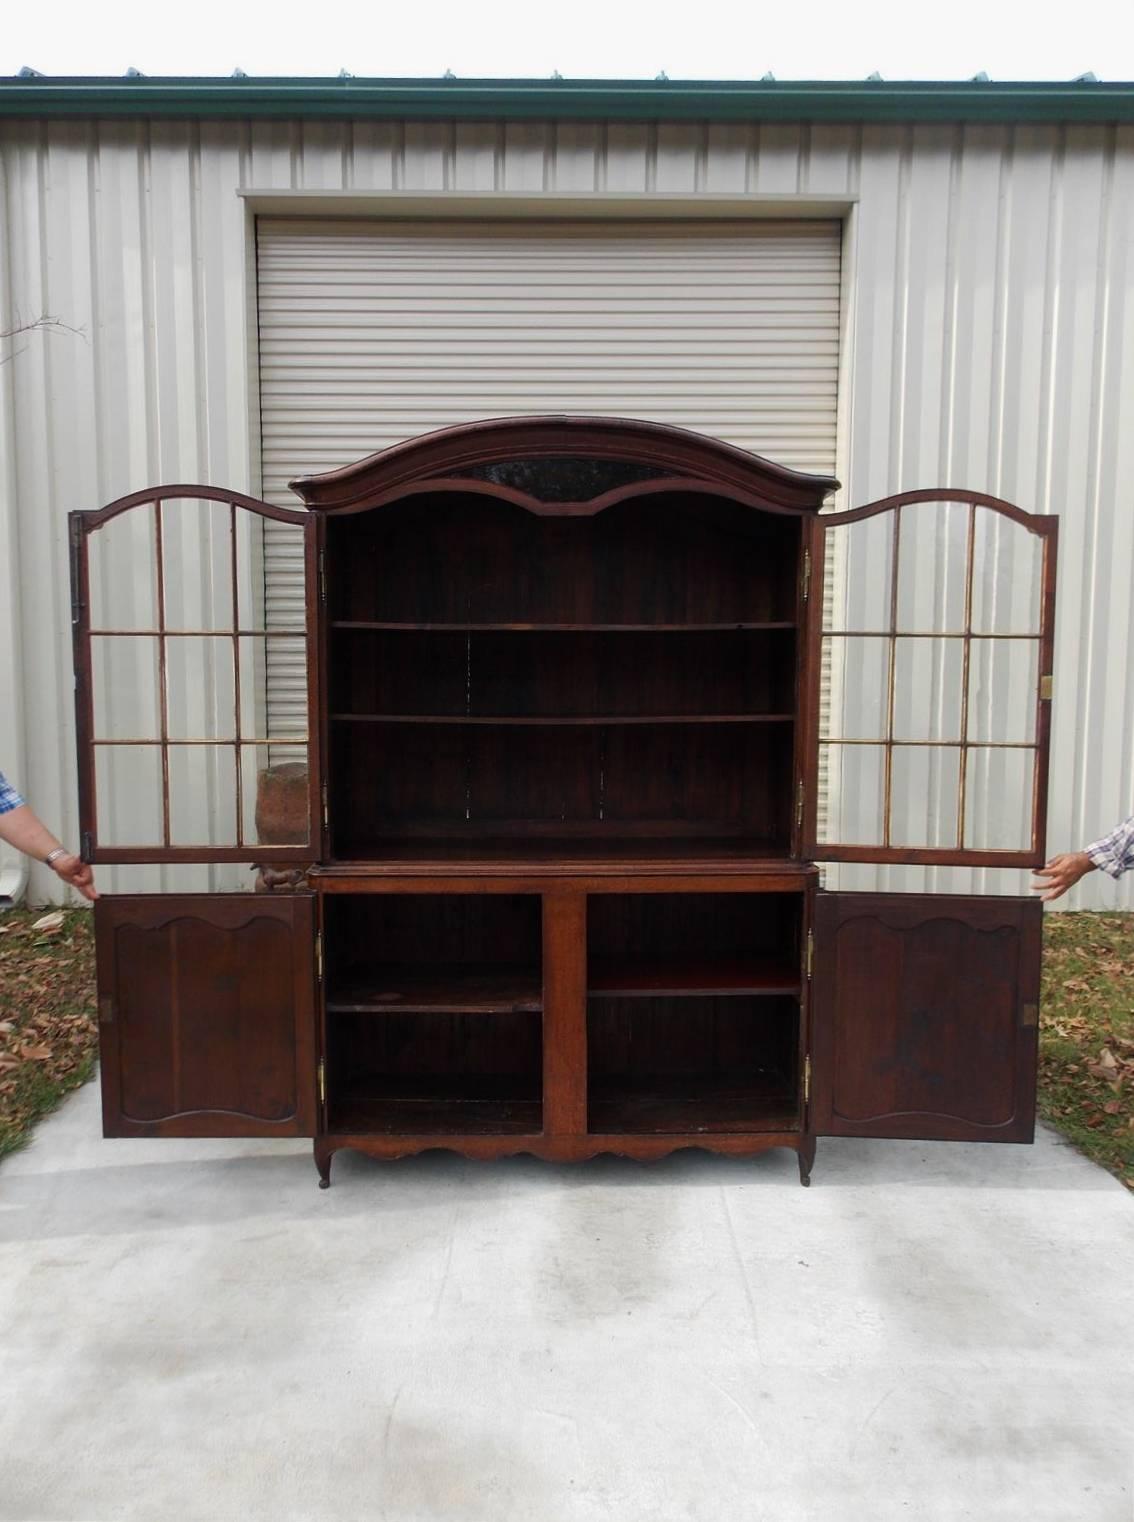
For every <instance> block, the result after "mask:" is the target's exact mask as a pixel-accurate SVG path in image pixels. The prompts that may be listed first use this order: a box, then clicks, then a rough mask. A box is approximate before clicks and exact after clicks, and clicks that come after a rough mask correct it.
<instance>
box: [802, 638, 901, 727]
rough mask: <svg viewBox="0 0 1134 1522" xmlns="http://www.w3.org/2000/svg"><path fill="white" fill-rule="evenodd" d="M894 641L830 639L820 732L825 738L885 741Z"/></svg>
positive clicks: (826, 645)
mask: <svg viewBox="0 0 1134 1522" xmlns="http://www.w3.org/2000/svg"><path fill="white" fill-rule="evenodd" d="M889 674H890V641H889V640H888V639H860V638H857V637H855V636H853V635H834V636H830V635H829V636H827V638H826V639H825V640H824V651H823V671H822V679H823V690H822V691H821V693H820V698H819V733H820V736H821V738H823V739H833V740H884V739H885V738H886V736H887V733H888V728H889V711H888V702H889V698H888V694H889Z"/></svg>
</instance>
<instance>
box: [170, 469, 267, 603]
mask: <svg viewBox="0 0 1134 1522" xmlns="http://www.w3.org/2000/svg"><path fill="white" fill-rule="evenodd" d="M231 512H232V510H231V508H230V507H229V504H228V503H227V502H208V501H198V500H196V499H193V498H187V497H171V498H167V499H165V500H163V502H162V509H161V524H162V553H163V565H162V576H163V586H164V591H165V627H166V628H167V629H231V628H232V620H233V613H234V607H233V580H232V517H231ZM243 516H247V515H246V514H245V513H242V512H241V511H240V510H239V509H238V510H237V517H238V518H239V517H243Z"/></svg>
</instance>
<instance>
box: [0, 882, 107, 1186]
mask: <svg viewBox="0 0 1134 1522" xmlns="http://www.w3.org/2000/svg"><path fill="white" fill-rule="evenodd" d="M37 923H40V924H41V928H40V929H38V930H37V929H36V928H35V926H36V924H37ZM97 1046H98V1022H97V1020H96V1017H95V986H94V924H93V921H92V919H91V916H90V914H89V913H88V912H87V911H86V910H85V909H71V910H68V911H66V912H65V913H63V914H59V913H55V914H51V913H49V912H48V911H47V910H44V909H36V910H32V911H28V910H25V909H12V910H9V911H8V913H6V914H0V1157H4V1156H5V1154H6V1153H8V1152H13V1151H15V1149H16V1148H17V1147H20V1146H22V1145H23V1143H24V1142H25V1141H26V1140H27V1137H28V1131H29V1128H30V1127H31V1126H32V1125H33V1124H34V1123H35V1122H36V1121H37V1120H38V1119H39V1117H40V1116H41V1115H46V1114H47V1113H48V1111H50V1110H54V1109H55V1107H56V1105H57V1104H58V1103H59V1102H60V1100H61V1099H62V1098H63V1096H64V1095H65V1094H67V1093H69V1092H70V1090H71V1089H74V1088H77V1087H78V1085H79V1084H81V1083H85V1082H86V1081H87V1079H88V1078H89V1077H90V1076H91V1073H92V1072H93V1071H94V1061H95V1051H96V1048H97Z"/></svg>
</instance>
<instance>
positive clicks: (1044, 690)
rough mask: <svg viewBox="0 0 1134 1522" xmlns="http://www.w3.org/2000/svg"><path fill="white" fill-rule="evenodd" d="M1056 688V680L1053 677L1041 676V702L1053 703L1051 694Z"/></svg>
mask: <svg viewBox="0 0 1134 1522" xmlns="http://www.w3.org/2000/svg"><path fill="white" fill-rule="evenodd" d="M1054 686H1055V678H1054V677H1053V676H1041V677H1040V702H1041V703H1050V702H1051V693H1052V689H1053V688H1054Z"/></svg>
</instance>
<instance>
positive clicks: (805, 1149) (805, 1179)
mask: <svg viewBox="0 0 1134 1522" xmlns="http://www.w3.org/2000/svg"><path fill="white" fill-rule="evenodd" d="M796 1156H797V1157H798V1159H799V1182H800V1183H801V1184H802V1185H803V1187H804V1188H805V1189H807V1188H809V1187H810V1185H811V1165H812V1163H813V1162H814V1161H815V1138H814V1137H813V1136H805V1137H803V1138H801V1140H800V1143H799V1147H798V1148H797V1150H796Z"/></svg>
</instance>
